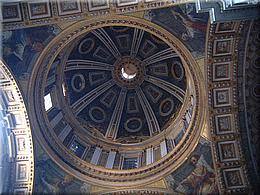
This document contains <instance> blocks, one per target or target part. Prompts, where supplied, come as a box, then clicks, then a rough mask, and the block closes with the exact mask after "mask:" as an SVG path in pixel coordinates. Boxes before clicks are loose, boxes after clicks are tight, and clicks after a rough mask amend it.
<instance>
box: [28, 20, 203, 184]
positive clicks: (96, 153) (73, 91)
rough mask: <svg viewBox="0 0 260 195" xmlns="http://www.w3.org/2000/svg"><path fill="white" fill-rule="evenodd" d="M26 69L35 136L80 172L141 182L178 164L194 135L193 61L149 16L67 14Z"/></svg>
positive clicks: (197, 95)
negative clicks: (70, 20) (73, 18)
mask: <svg viewBox="0 0 260 195" xmlns="http://www.w3.org/2000/svg"><path fill="white" fill-rule="evenodd" d="M34 72H35V74H34V77H32V79H31V81H30V84H31V85H32V92H31V93H30V94H34V95H33V96H30V100H31V101H32V102H33V104H31V105H30V108H31V113H33V115H32V117H33V118H34V119H35V121H37V123H35V127H34V128H35V129H39V131H37V132H36V136H37V137H38V138H39V141H40V143H41V145H42V146H43V147H44V149H45V150H46V151H47V152H48V154H49V155H50V156H51V157H52V159H53V160H54V161H55V162H57V163H58V165H59V166H60V167H62V168H63V169H64V170H66V171H68V172H69V173H71V174H72V175H74V176H75V177H77V178H79V179H81V180H84V181H85V180H87V181H89V182H91V183H95V184H100V181H105V182H103V183H105V185H106V186H110V187H115V186H134V185H140V184H145V183H149V182H150V181H152V180H154V179H155V178H161V177H162V176H163V175H166V174H168V173H169V171H172V170H173V169H176V168H177V167H178V166H180V164H181V162H183V161H182V158H186V157H187V155H189V154H190V152H191V151H192V150H193V148H194V145H195V144H196V143H197V142H198V138H199V135H200V132H201V129H202V125H203V120H204V118H203V116H204V111H203V110H201V109H198V105H199V103H200V100H201V98H202V95H203V93H202V92H203V91H202V85H201V84H200V80H199V78H198V76H197V73H199V67H198V66H197V64H196V61H195V60H194V59H193V57H192V55H191V54H190V52H189V51H188V50H187V49H186V47H185V46H184V45H183V44H182V43H181V42H180V41H179V40H178V39H177V38H176V37H175V36H173V35H172V34H170V33H169V32H167V31H166V30H164V29H162V28H161V27H159V26H157V25H154V24H152V23H149V22H148V24H145V23H144V22H143V20H142V19H138V18H133V17H129V16H127V17H126V16H117V18H113V17H111V18H103V19H102V20H100V19H99V20H98V21H97V20H90V21H81V22H78V23H75V24H74V25H72V26H71V27H70V28H68V29H66V30H64V31H62V32H61V33H60V34H59V35H58V36H57V37H56V38H55V39H53V41H51V42H50V44H49V45H48V46H47V47H46V48H45V50H44V51H43V52H42V54H41V56H40V57H39V59H38V61H37V63H36V65H35V67H34ZM39 99H40V103H39ZM199 115H200V116H201V117H200V118H199V117H198V116H199ZM195 121H196V122H195ZM126 170H127V171H126Z"/></svg>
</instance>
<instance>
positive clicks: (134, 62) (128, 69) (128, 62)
mask: <svg viewBox="0 0 260 195" xmlns="http://www.w3.org/2000/svg"><path fill="white" fill-rule="evenodd" d="M113 77H114V79H115V81H116V82H117V84H118V85H119V86H121V87H126V88H129V89H134V88H135V87H137V86H140V85H141V84H142V82H143V81H144V67H143V64H142V62H141V61H140V60H139V59H136V58H132V57H130V56H124V57H122V58H120V59H118V60H117V61H116V62H115V64H114V69H113Z"/></svg>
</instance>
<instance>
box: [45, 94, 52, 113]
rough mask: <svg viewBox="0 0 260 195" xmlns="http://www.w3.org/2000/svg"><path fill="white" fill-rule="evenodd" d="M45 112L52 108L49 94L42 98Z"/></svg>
mask: <svg viewBox="0 0 260 195" xmlns="http://www.w3.org/2000/svg"><path fill="white" fill-rule="evenodd" d="M44 105H45V110H46V111H48V110H49V109H50V108H51V107H52V101H51V94H50V93H49V94H48V95H46V96H44Z"/></svg>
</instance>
